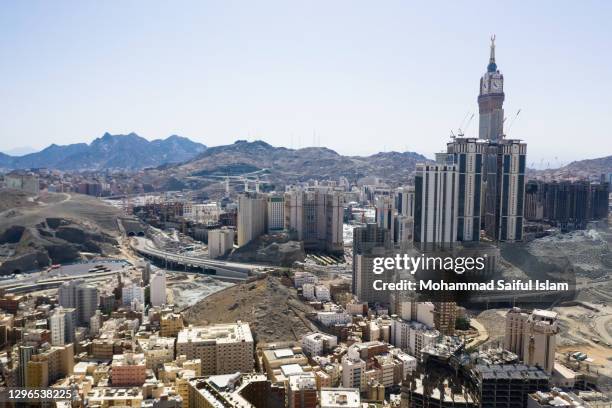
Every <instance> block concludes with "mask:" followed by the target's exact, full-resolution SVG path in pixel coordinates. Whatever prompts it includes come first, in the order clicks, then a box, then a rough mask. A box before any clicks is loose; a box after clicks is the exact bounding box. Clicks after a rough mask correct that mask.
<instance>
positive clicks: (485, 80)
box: [478, 36, 505, 141]
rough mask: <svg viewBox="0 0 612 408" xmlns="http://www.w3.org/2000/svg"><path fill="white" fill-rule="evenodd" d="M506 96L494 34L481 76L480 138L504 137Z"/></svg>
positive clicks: (479, 97)
mask: <svg viewBox="0 0 612 408" xmlns="http://www.w3.org/2000/svg"><path fill="white" fill-rule="evenodd" d="M504 98H505V95H504V76H503V75H502V74H501V73H500V72H499V70H498V69H497V64H496V63H495V36H493V37H491V54H490V56H489V65H487V72H485V74H484V75H483V76H482V77H481V78H480V94H479V95H478V111H479V113H480V120H479V122H480V126H479V129H478V138H479V139H485V140H493V141H495V140H500V139H502V138H503V123H504V108H503V104H504Z"/></svg>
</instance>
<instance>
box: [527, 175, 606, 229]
mask: <svg viewBox="0 0 612 408" xmlns="http://www.w3.org/2000/svg"><path fill="white" fill-rule="evenodd" d="M608 197H609V183H607V182H599V183H595V182H589V181H559V182H557V181H552V182H546V181H540V180H532V181H529V182H528V183H527V186H526V187H525V218H526V219H527V220H529V221H536V222H547V223H549V224H551V225H552V226H554V227H558V228H560V229H561V230H562V231H571V230H575V229H585V228H586V227H587V224H588V223H589V222H590V221H597V220H607V218H608V212H609V198H608Z"/></svg>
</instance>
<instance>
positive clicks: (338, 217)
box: [285, 186, 344, 252]
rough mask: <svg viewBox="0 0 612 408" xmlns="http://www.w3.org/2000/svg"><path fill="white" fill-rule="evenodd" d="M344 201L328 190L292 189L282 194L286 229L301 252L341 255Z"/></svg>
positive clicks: (336, 193) (320, 188)
mask: <svg viewBox="0 0 612 408" xmlns="http://www.w3.org/2000/svg"><path fill="white" fill-rule="evenodd" d="M343 215H344V198H343V195H342V193H341V192H338V191H335V190H334V189H333V188H331V187H325V186H315V187H312V188H308V189H305V188H293V189H290V190H288V191H287V192H286V193H285V229H286V230H287V231H289V232H290V233H292V234H293V235H294V237H295V239H297V240H298V241H303V242H304V248H306V249H313V250H320V251H327V252H342V251H343V250H344V241H343V235H342V233H343V229H342V228H343Z"/></svg>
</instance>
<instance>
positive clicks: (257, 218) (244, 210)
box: [237, 193, 268, 247]
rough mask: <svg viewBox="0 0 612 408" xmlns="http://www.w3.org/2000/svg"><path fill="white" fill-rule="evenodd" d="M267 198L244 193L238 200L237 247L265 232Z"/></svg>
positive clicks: (256, 194)
mask: <svg viewBox="0 0 612 408" xmlns="http://www.w3.org/2000/svg"><path fill="white" fill-rule="evenodd" d="M267 202H268V200H267V198H266V196H265V195H263V194H259V193H244V194H241V195H240V197H239V198H238V228H237V229H238V246H239V247H242V246H245V245H246V244H248V243H249V242H251V241H252V240H254V239H256V238H258V237H259V236H260V235H262V234H264V233H265V232H266V226H267V223H266V214H267V208H268V206H267Z"/></svg>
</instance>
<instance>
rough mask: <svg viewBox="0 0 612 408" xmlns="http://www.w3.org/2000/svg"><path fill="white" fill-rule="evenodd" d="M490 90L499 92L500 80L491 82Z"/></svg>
mask: <svg viewBox="0 0 612 408" xmlns="http://www.w3.org/2000/svg"><path fill="white" fill-rule="evenodd" d="M491 88H492V89H493V90H494V91H501V88H502V84H501V80H499V79H495V80H493V82H492V83H491Z"/></svg>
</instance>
